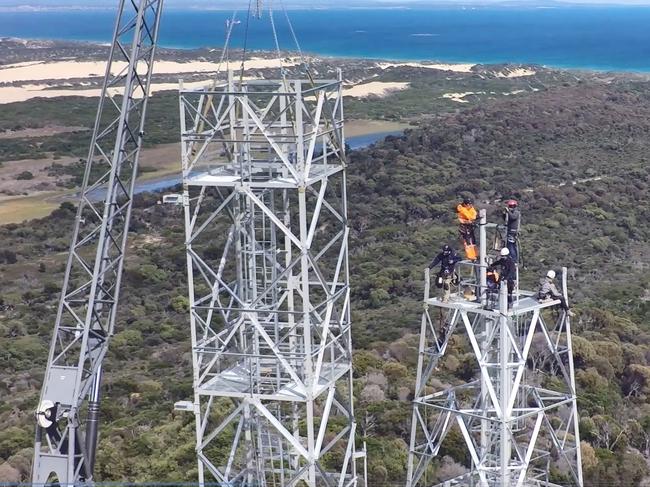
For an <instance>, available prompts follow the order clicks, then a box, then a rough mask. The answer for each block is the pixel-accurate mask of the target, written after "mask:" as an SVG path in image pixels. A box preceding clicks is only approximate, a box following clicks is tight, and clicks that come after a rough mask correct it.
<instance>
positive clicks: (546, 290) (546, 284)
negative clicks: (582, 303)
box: [537, 269, 573, 316]
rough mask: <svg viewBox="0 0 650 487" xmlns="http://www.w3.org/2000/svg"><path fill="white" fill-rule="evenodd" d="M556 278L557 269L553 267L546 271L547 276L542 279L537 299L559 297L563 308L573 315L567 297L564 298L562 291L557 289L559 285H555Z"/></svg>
mask: <svg viewBox="0 0 650 487" xmlns="http://www.w3.org/2000/svg"><path fill="white" fill-rule="evenodd" d="M554 279H555V271H554V270H552V269H551V270H550V271H548V272H547V273H546V277H545V278H543V279H541V281H540V283H539V291H537V299H538V300H539V301H540V302H544V301H548V300H555V299H558V300H559V301H560V306H561V307H562V309H563V310H564V311H566V312H567V314H568V315H569V316H573V312H572V311H571V310H570V309H569V305H568V304H567V302H566V299H564V296H563V295H562V293H560V291H558V290H557V287H555V282H554Z"/></svg>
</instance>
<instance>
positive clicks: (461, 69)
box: [378, 63, 476, 73]
mask: <svg viewBox="0 0 650 487" xmlns="http://www.w3.org/2000/svg"><path fill="white" fill-rule="evenodd" d="M378 66H379V67H380V68H381V69H386V68H394V67H400V66H409V67H411V68H427V69H437V70H440V71H454V72H456V73H470V72H471V71H472V68H473V67H474V66H476V64H429V63H379V64H378Z"/></svg>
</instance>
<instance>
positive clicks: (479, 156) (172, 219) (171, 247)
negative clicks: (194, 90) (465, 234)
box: [0, 81, 650, 486]
mask: <svg viewBox="0 0 650 487" xmlns="http://www.w3.org/2000/svg"><path fill="white" fill-rule="evenodd" d="M406 96H409V95H408V91H407V92H404V93H401V94H396V95H392V96H390V97H387V98H384V99H381V100H379V99H378V100H376V103H377V104H381V105H382V106H383V105H387V104H388V103H389V101H390V100H391V99H393V101H396V100H398V99H399V98H400V97H406ZM431 108H432V109H431V110H428V113H426V117H421V118H418V119H417V120H418V123H419V126H418V127H417V128H414V129H412V130H407V131H406V132H405V134H404V135H403V136H392V137H388V138H387V139H386V140H384V141H383V142H380V143H377V144H375V145H373V146H371V147H369V148H367V149H363V150H358V151H353V152H351V153H350V154H349V166H348V196H349V200H350V201H349V218H350V222H349V224H350V228H351V241H350V259H351V275H352V278H351V279H352V282H351V285H352V307H353V344H354V347H355V351H354V357H353V362H354V374H355V398H356V406H355V407H356V410H355V413H356V417H357V422H358V424H359V428H358V430H357V431H358V441H359V443H361V442H366V443H367V446H368V459H369V464H368V471H369V476H370V483H369V485H371V486H383V485H403V482H404V479H405V477H406V460H407V442H408V435H409V432H410V417H411V404H410V401H411V399H412V394H413V387H414V384H415V377H414V373H415V364H416V360H417V333H418V330H419V318H420V313H421V311H422V305H421V299H422V292H423V282H422V275H423V269H424V267H425V266H426V265H427V264H428V262H429V260H430V259H431V257H432V256H433V255H434V254H435V253H437V251H438V250H439V247H440V246H441V245H442V244H444V243H450V244H452V245H454V246H456V247H458V245H459V244H458V239H457V230H456V226H455V219H454V211H453V209H454V207H455V204H456V202H457V201H458V199H459V198H461V197H462V196H464V195H471V196H472V197H473V198H474V200H475V202H476V204H477V206H479V207H482V208H486V209H487V210H488V214H489V215H490V218H491V219H492V220H494V219H495V218H497V216H498V213H499V209H500V208H501V206H502V204H503V203H502V202H503V200H504V199H507V198H516V199H518V200H519V201H520V207H521V209H522V213H523V230H522V239H521V241H522V248H523V258H524V262H525V270H524V271H523V272H522V287H524V288H526V287H527V288H534V286H535V285H536V283H537V282H538V279H539V277H541V276H542V275H543V274H544V273H545V272H546V270H547V269H549V268H554V269H559V268H560V267H561V266H567V267H568V268H569V276H570V279H569V293H570V297H571V300H572V303H573V309H574V311H575V312H576V317H575V318H574V319H573V331H574V335H575V336H574V354H575V363H576V368H577V372H576V379H577V386H578V404H579V411H580V415H581V421H580V427H581V434H582V439H583V468H584V472H585V478H586V482H585V485H589V486H642V485H650V483H649V482H650V467H649V464H648V462H649V461H650V402H649V401H648V398H649V395H650V291H649V289H650V273H649V272H648V268H649V265H650V248H649V246H648V242H649V241H650V220H649V218H648V208H649V207H650V165H649V164H648V158H649V157H650V156H648V154H650V84H648V83H646V82H642V81H629V82H612V83H606V82H601V81H592V82H584V83H568V82H567V83H562V82H561V83H556V84H554V85H553V86H550V87H549V86H547V87H545V88H544V89H538V90H537V91H531V92H529V93H527V94H526V95H525V96H517V97H500V98H498V99H486V100H476V101H475V102H473V103H470V104H468V106H466V107H463V109H462V110H450V109H449V108H448V107H447V108H446V109H444V110H436V109H435V107H431ZM351 109H352V110H353V112H352V113H358V114H364V115H367V114H368V112H369V111H371V110H372V111H374V110H379V109H378V108H377V105H373V103H372V100H371V101H369V102H367V105H365V106H360V105H359V102H352V103H351ZM414 111H415V108H414V109H413V111H411V112H410V113H408V114H399V117H402V116H406V115H408V116H409V117H415V116H416V115H417V114H416V113H414ZM154 113H156V112H155V111H154ZM420 115H422V114H420ZM170 123H171V122H170ZM161 137H162V136H161ZM163 140H164V138H163ZM62 150H63V151H65V149H62ZM158 199H159V195H155V194H141V195H138V196H137V198H136V201H135V206H136V208H135V210H134V213H133V218H132V225H131V232H132V235H131V239H130V246H129V251H128V255H127V260H126V265H125V275H124V282H123V285H124V288H125V289H124V292H123V293H122V299H121V306H120V314H119V316H118V326H117V327H118V332H117V334H116V335H115V336H114V338H113V340H112V342H111V349H110V352H109V357H108V363H107V365H106V375H105V383H104V401H103V405H102V429H101V435H100V444H99V452H98V459H97V472H96V475H97V478H98V479H100V480H102V481H124V480H128V481H131V482H153V481H156V482H173V481H194V480H196V460H195V454H194V425H193V418H192V416H191V415H186V414H183V413H176V412H174V411H173V403H174V402H175V401H178V400H185V399H188V398H189V397H190V396H191V391H192V383H191V371H192V367H191V363H190V362H191V356H190V352H189V323H188V322H189V319H188V312H187V306H188V303H187V299H186V277H185V270H186V267H185V266H186V262H185V252H184V249H183V238H184V230H183V222H182V215H181V213H180V209H178V208H175V207H167V206H164V205H157V204H156V201H157V200H158ZM74 212H75V208H74V205H73V204H71V203H63V204H62V205H61V207H60V208H59V209H58V210H56V211H54V213H53V214H52V215H51V216H49V217H47V218H44V219H41V220H35V221H30V222H25V223H22V224H11V225H5V226H3V227H0V263H1V264H2V265H0V279H1V280H2V281H1V282H2V291H3V292H2V295H1V296H0V425H2V428H0V479H5V480H8V481H26V480H27V479H28V478H29V468H30V462H31V456H32V452H31V447H32V443H33V430H34V424H33V422H34V421H33V413H32V411H33V410H34V408H35V406H36V402H37V400H38V394H39V390H40V389H39V388H40V382H41V380H42V376H43V372H44V367H45V357H46V356H47V348H48V340H49V338H50V334H51V330H52V325H53V322H54V313H55V310H56V305H57V299H58V293H59V292H60V285H61V280H62V273H63V269H64V265H65V257H66V252H67V248H68V245H69V238H70V233H71V229H72V222H73V219H74ZM459 350H460V349H455V348H454V345H453V343H452V347H451V349H450V350H449V351H448V357H447V358H446V359H445V360H444V361H442V362H441V365H440V368H439V370H438V371H437V374H436V379H438V380H439V381H440V382H441V383H451V382H453V381H457V380H460V379H461V378H462V377H466V376H467V375H468V374H470V375H471V374H472V373H473V372H474V371H473V370H472V369H471V366H470V365H468V361H469V357H467V356H466V355H463V354H461V353H460V351H459ZM455 352H456V353H455ZM461 445H462V438H460V437H451V438H449V443H448V445H447V447H446V449H445V451H444V455H442V457H443V458H442V459H441V460H440V461H438V462H437V463H436V466H437V471H440V473H442V471H443V470H447V471H449V470H450V469H453V468H457V467H460V466H462V465H463V464H466V462H467V458H466V456H465V453H464V451H463V449H462V446H461ZM434 480H435V479H434Z"/></svg>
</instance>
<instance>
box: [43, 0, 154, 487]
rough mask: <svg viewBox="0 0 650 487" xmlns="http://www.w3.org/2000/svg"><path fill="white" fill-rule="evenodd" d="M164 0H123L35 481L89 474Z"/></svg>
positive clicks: (63, 481)
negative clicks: (104, 365)
mask: <svg viewBox="0 0 650 487" xmlns="http://www.w3.org/2000/svg"><path fill="white" fill-rule="evenodd" d="M162 6H163V1H162V0H130V1H125V0H120V1H119V5H118V11H117V19H116V22H115V29H114V31H113V40H112V43H111V47H110V55H109V59H108V63H107V66H106V73H105V77H104V81H103V86H102V92H101V97H100V100H99V107H98V110H97V116H96V119H95V126H94V131H93V136H92V141H91V144H90V150H89V152H88V159H87V162H86V169H85V174H84V179H83V184H82V190H81V192H80V197H79V206H78V209H77V215H76V219H75V224H74V231H73V236H72V242H71V245H70V253H69V255H68V261H67V266H66V271H65V277H64V281H63V289H62V292H61V297H60V301H59V307H58V311H57V315H56V321H55V325H54V333H53V337H52V342H51V345H50V351H49V356H48V362H47V369H46V372H45V377H44V380H43V386H42V390H41V396H40V402H39V405H38V409H37V412H36V420H37V421H36V422H37V425H36V438H35V445H34V462H33V468H32V482H33V483H35V484H43V483H47V482H49V481H51V480H54V479H56V481H58V483H59V484H60V485H62V486H63V485H67V486H71V485H76V484H79V483H83V482H90V481H92V480H93V466H94V458H95V449H96V445H97V423H98V415H99V404H100V384H101V376H102V362H103V360H104V357H105V355H106V352H107V350H108V343H109V340H110V337H111V336H112V335H113V330H114V327H115V318H116V312H117V304H118V299H119V293H120V281H121V276H122V267H123V261H124V252H125V249H126V243H127V233H128V229H129V220H130V216H131V206H132V201H133V193H134V183H135V178H136V175H137V170H138V156H139V153H140V148H141V146H142V139H143V135H144V123H145V115H146V109H147V101H148V97H149V85H150V83H151V75H152V68H153V62H154V55H155V50H156V44H157V37H158V27H159V24H160V14H161V11H162Z"/></svg>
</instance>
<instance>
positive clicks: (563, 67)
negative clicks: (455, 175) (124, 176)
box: [0, 5, 650, 76]
mask: <svg viewBox="0 0 650 487" xmlns="http://www.w3.org/2000/svg"><path fill="white" fill-rule="evenodd" d="M648 9H650V5H648ZM79 11H84V10H79ZM89 11H93V10H89ZM178 11H182V10H178ZM191 11H194V10H191ZM207 11H211V10H207ZM218 11H222V10H218ZM223 11H228V10H227V9H224V10H223ZM24 13H33V12H24ZM3 40H14V41H20V42H53V43H72V44H82V45H84V44H85V45H88V46H92V47H109V46H110V40H88V39H76V38H68V39H66V38H54V39H53V38H51V37H17V36H6V35H2V34H1V33H0V42H2V41H3ZM158 47H159V48H161V49H168V50H172V51H174V50H177V51H183V52H191V51H201V50H204V49H209V50H211V49H221V47H222V46H207V45H206V46H182V45H177V44H164V43H160V42H159V44H158ZM231 47H232V48H235V49H241V46H234V45H233V46H231ZM274 52H275V51H274V50H273V49H272V48H271V47H269V48H266V49H257V48H256V49H251V54H252V55H253V57H252V58H251V59H253V58H254V56H255V53H257V54H261V53H265V54H266V53H274ZM283 53H284V55H285V57H287V58H296V57H299V56H300V53H298V52H297V51H294V50H284V51H283ZM302 55H303V57H305V58H323V59H329V60H334V59H342V60H346V61H355V60H361V61H372V62H376V63H378V64H395V63H399V64H412V63H417V64H437V65H441V66H466V65H472V66H499V65H511V66H524V67H531V68H538V69H539V68H541V69H548V70H557V71H571V72H578V73H579V72H583V73H597V74H616V75H626V74H628V75H639V76H642V75H650V64H649V65H648V66H647V67H645V68H620V67H615V66H605V65H574V64H564V63H559V64H547V63H543V62H537V61H532V60H527V61H526V60H516V59H512V58H509V59H484V60H476V59H458V58H444V57H442V58H441V57H437V58H433V57H432V58H412V57H399V56H395V57H385V56H373V55H361V54H359V55H355V54H337V53H332V52H325V51H323V52H313V51H307V50H305V51H302ZM80 62H83V61H80ZM2 66H3V65H2V64H0V70H1V69H2Z"/></svg>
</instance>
